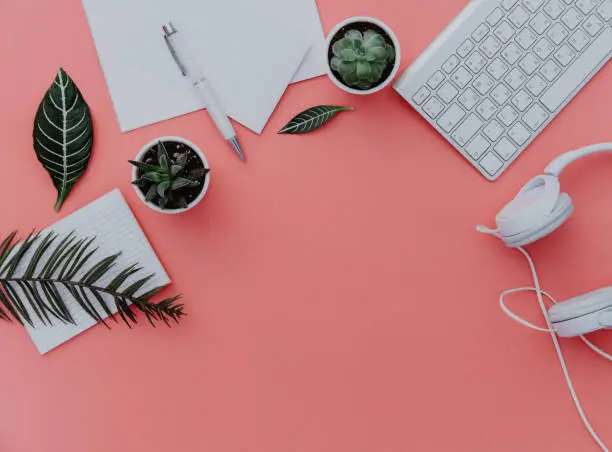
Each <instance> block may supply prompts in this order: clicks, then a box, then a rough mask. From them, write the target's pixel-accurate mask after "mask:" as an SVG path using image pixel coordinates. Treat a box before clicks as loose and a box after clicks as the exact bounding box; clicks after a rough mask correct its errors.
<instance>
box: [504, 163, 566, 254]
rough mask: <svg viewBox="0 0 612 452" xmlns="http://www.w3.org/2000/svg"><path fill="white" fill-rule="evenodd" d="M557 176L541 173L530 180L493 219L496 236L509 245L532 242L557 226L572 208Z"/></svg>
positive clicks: (514, 245)
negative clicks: (562, 191) (496, 230)
mask: <svg viewBox="0 0 612 452" xmlns="http://www.w3.org/2000/svg"><path fill="white" fill-rule="evenodd" d="M560 190H561V187H560V184H559V179H557V178H556V177H555V176H551V175H541V176H537V177H535V178H533V179H532V180H530V181H529V182H528V183H527V184H526V185H525V186H524V187H523V188H522V189H521V191H520V192H519V193H518V194H517V195H516V197H515V198H514V199H513V200H512V201H511V202H510V203H508V205H506V206H505V207H504V208H503V209H502V210H501V211H500V212H499V213H498V214H497V217H496V218H495V221H496V223H497V227H498V229H499V235H500V237H501V238H502V240H503V241H504V242H505V243H506V245H508V246H511V247H516V246H522V245H525V244H527V243H532V242H534V241H536V240H538V239H539V238H542V237H544V236H545V235H548V234H549V233H550V232H552V231H554V230H555V229H557V228H558V227H559V226H560V225H561V224H563V222H564V221H565V220H566V219H567V217H569V215H570V214H571V211H572V206H571V204H572V203H571V199H570V198H569V196H568V195H567V194H565V193H563V194H561V193H560Z"/></svg>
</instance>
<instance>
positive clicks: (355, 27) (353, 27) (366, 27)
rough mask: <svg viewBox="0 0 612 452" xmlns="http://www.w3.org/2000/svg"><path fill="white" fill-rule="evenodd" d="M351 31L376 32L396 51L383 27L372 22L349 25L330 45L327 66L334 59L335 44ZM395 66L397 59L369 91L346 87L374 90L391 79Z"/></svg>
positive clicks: (341, 30)
mask: <svg viewBox="0 0 612 452" xmlns="http://www.w3.org/2000/svg"><path fill="white" fill-rule="evenodd" d="M349 30H357V31H360V32H361V33H365V32H366V31H368V30H372V31H375V32H376V33H378V34H380V35H381V36H382V37H383V38H384V40H385V41H386V42H387V44H390V45H391V46H393V48H394V49H395V44H394V43H393V39H391V37H390V36H389V34H388V33H387V32H386V31H385V30H383V29H382V28H381V27H379V26H378V25H376V24H373V23H371V22H354V23H352V24H348V25H345V26H344V27H342V28H341V29H340V30H338V32H337V33H336V34H335V35H334V37H333V38H332V40H331V42H330V43H329V49H328V51H327V64H329V62H330V61H331V59H332V57H333V56H334V52H333V51H332V48H333V45H334V43H335V42H336V41H339V40H340V39H342V38H343V37H344V35H345V34H346V32H347V31H349ZM395 50H396V52H397V49H395ZM395 58H397V55H396V57H395ZM394 65H395V59H394V60H393V61H390V62H389V65H388V66H387V68H386V69H385V70H384V71H383V73H382V76H381V77H380V80H379V81H377V82H376V83H374V84H373V85H372V86H371V87H369V88H367V89H364V88H358V87H356V86H350V85H346V86H348V87H349V88H352V89H356V90H358V91H367V90H370V89H372V88H376V87H377V86H379V85H382V84H383V83H384V82H385V80H387V79H388V78H389V76H390V75H391V73H392V72H393V66H394ZM332 72H333V73H334V75H335V76H336V78H337V79H338V80H339V81H340V82H341V83H343V84H344V82H343V81H342V77H341V76H340V74H339V73H338V72H337V71H334V70H333V69H332Z"/></svg>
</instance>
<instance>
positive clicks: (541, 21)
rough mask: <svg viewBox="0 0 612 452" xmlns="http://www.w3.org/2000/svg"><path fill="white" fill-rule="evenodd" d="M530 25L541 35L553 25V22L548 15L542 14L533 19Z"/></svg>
mask: <svg viewBox="0 0 612 452" xmlns="http://www.w3.org/2000/svg"><path fill="white" fill-rule="evenodd" d="M529 25H530V26H531V28H533V30H534V31H535V32H536V33H537V34H539V35H541V34H542V33H544V32H545V31H546V30H548V27H550V26H551V25H552V20H551V19H550V18H549V17H548V16H546V14H544V13H541V12H540V13H538V14H536V15H535V16H534V18H533V19H531V22H529Z"/></svg>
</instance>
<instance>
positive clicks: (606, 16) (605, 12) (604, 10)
mask: <svg viewBox="0 0 612 452" xmlns="http://www.w3.org/2000/svg"><path fill="white" fill-rule="evenodd" d="M597 13H598V14H599V15H600V16H601V18H602V19H603V20H605V21H608V20H610V19H612V0H604V2H603V4H602V5H601V6H600V7H599V8H597Z"/></svg>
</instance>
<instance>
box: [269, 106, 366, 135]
mask: <svg viewBox="0 0 612 452" xmlns="http://www.w3.org/2000/svg"><path fill="white" fill-rule="evenodd" d="M349 110H354V108H353V107H338V106H335V105H319V106H317V107H312V108H309V109H308V110H305V111H303V112H302V113H300V114H298V115H297V116H295V117H294V118H293V119H292V120H291V121H289V122H288V123H287V125H286V126H285V127H283V128H282V129H281V130H280V131H279V132H278V133H289V134H298V133H307V132H311V131H313V130H315V129H318V128H319V127H321V126H323V125H324V124H325V123H327V121H329V120H330V119H331V118H333V117H334V116H336V115H337V114H338V113H340V112H342V111H349Z"/></svg>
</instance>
